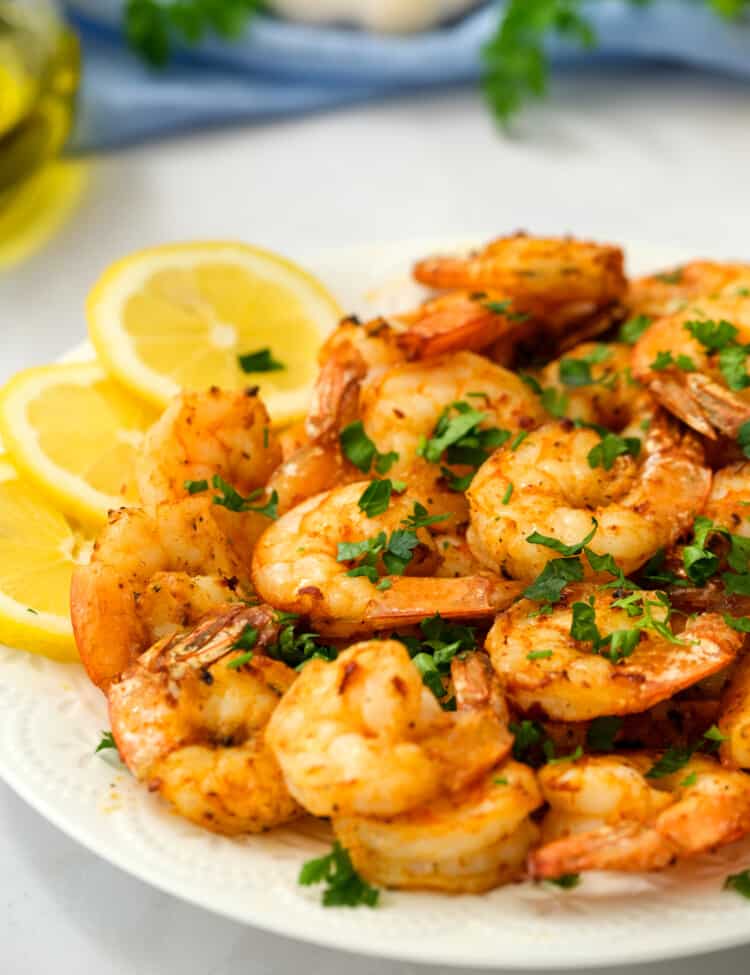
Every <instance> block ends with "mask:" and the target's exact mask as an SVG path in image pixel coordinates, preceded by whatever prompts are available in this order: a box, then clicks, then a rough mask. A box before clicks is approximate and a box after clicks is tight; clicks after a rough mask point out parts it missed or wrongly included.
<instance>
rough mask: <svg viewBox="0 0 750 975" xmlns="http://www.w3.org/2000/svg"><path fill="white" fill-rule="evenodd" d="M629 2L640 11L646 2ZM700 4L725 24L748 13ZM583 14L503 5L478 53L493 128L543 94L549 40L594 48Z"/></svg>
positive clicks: (733, 0) (571, 7)
mask: <svg viewBox="0 0 750 975" xmlns="http://www.w3.org/2000/svg"><path fill="white" fill-rule="evenodd" d="M600 2H602V0H600ZM630 2H631V3H632V4H633V5H634V6H639V7H645V6H648V4H649V3H650V2H651V0H630ZM703 2H704V3H706V4H707V5H708V7H709V8H710V9H711V10H713V11H714V12H715V13H717V14H718V15H719V16H720V17H724V18H726V19H728V20H732V19H735V18H737V17H739V16H740V15H741V14H743V13H745V12H747V11H748V10H750V0H703ZM589 5H590V4H589ZM583 9H584V0H509V2H508V3H507V5H506V6H505V7H504V9H503V11H502V13H501V14H500V22H499V24H498V28H497V31H496V33H495V35H494V36H493V37H492V38H491V39H490V40H489V41H488V42H487V44H485V46H484V48H483V50H482V61H483V65H484V79H483V84H484V91H485V95H486V97H487V101H488V102H489V104H490V108H491V109H492V111H493V113H494V115H495V117H496V118H497V119H498V121H499V122H501V123H503V124H504V125H505V124H507V123H508V122H509V121H510V119H511V118H512V117H513V116H514V115H517V114H518V112H519V111H520V109H521V108H522V107H523V104H524V102H526V100H527V99H528V98H534V97H536V98H541V97H543V96H544V95H545V94H546V92H547V86H548V82H549V60H548V58H547V56H546V54H545V51H544V45H545V43H546V41H547V40H548V39H549V37H550V36H553V35H557V36H558V37H563V38H566V39H569V40H571V41H573V42H577V43H578V44H580V45H581V47H584V48H594V47H596V43H597V38H596V33H595V31H594V28H593V26H592V25H591V22H590V21H589V20H588V19H587V18H586V16H585V14H584V12H583Z"/></svg>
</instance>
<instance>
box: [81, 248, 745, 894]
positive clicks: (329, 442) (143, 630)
mask: <svg viewBox="0 0 750 975" xmlns="http://www.w3.org/2000/svg"><path fill="white" fill-rule="evenodd" d="M413 274H414V277H415V279H416V281H418V282H419V283H420V284H422V285H423V286H424V287H425V289H428V290H426V292H425V301H424V303H423V304H422V305H421V306H420V307H418V308H416V309H414V310H413V311H410V312H406V313H404V314H401V315H397V316H393V317H390V318H388V319H386V318H378V319H376V320H373V321H369V322H364V323H363V322H360V321H359V320H358V319H356V318H347V319H345V320H343V321H342V322H341V323H340V325H339V326H338V328H337V329H336V330H335V331H334V332H333V334H331V335H330V337H329V338H328V339H327V341H326V342H325V344H324V346H323V348H322V349H321V352H320V371H319V376H318V380H317V384H316V386H315V391H314V396H313V399H312V403H311V406H310V410H309V414H308V416H307V417H306V419H305V420H304V422H302V423H300V424H298V425H296V426H294V427H290V428H288V429H285V430H278V429H276V428H275V427H274V426H273V424H272V422H271V418H270V417H269V415H268V413H267V411H266V408H265V406H264V404H263V403H262V401H261V399H260V398H259V396H258V395H257V392H256V391H255V390H252V389H250V390H247V391H242V392H235V391H233V392H229V391H224V390H220V389H215V388H214V389H210V390H208V391H206V392H184V393H183V394H181V395H180V396H178V397H177V398H176V399H175V400H174V402H173V403H172V404H171V405H170V406H169V408H168V409H167V410H166V412H165V413H164V414H163V416H162V417H161V418H160V419H159V420H158V421H157V422H156V424H155V425H154V427H153V428H152V429H151V431H150V432H149V433H148V435H147V436H146V438H145V442H144V444H143V448H142V452H141V456H140V459H139V463H138V469H137V471H136V474H137V481H138V486H139V491H140V495H141V505H140V507H138V508H129V509H122V510H120V511H116V512H113V513H112V514H111V515H110V519H109V523H108V525H107V526H106V527H105V529H104V530H103V532H102V533H101V535H100V537H99V538H98V540H97V542H96V544H95V547H94V550H93V554H92V558H91V561H90V563H89V564H88V565H82V566H79V567H78V568H77V569H76V572H75V575H74V579H73V585H72V593H71V611H72V618H73V624H74V629H75V634H76V640H77V644H78V648H79V651H80V656H81V660H82V662H83V664H84V666H85V668H86V670H87V672H88V674H89V676H90V678H91V680H92V681H93V682H94V683H95V684H96V685H97V686H98V687H99V688H100V689H101V690H102V691H103V693H104V694H105V695H106V697H107V700H108V705H109V713H110V719H111V727H112V735H113V737H114V741H115V742H116V745H117V748H118V750H119V753H120V755H121V757H122V760H123V761H124V763H125V764H126V765H127V767H128V769H129V770H130V771H131V772H132V774H133V775H134V776H135V778H136V779H137V780H139V781H140V782H143V783H144V785H145V786H146V787H147V788H148V789H149V790H151V791H152V792H154V793H158V795H159V796H160V797H161V798H162V800H164V801H165V802H167V803H169V804H170V805H171V807H172V808H173V809H174V811H175V812H176V813H177V814H179V815H181V816H184V817H186V818H187V819H189V820H191V821H192V822H194V823H196V824H198V825H199V826H203V827H205V828H207V829H210V830H214V831H217V832H221V833H225V834H245V833H257V832H261V831H264V830H268V829H271V828H273V827H277V826H280V825H283V824H287V823H290V822H292V821H293V820H295V819H296V818H298V817H301V816H303V815H305V814H311V815H313V816H316V817H325V818H327V819H329V820H330V823H331V826H332V829H333V832H334V834H335V837H336V839H337V842H338V843H339V844H340V848H341V849H343V850H344V851H345V852H346V856H348V858H349V861H350V865H351V868H352V870H354V871H356V872H357V873H358V874H359V876H360V877H361V878H362V879H363V880H364V881H365V882H367V883H368V884H373V885H377V886H381V887H389V888H398V889H422V890H434V891H442V892H451V893H462V892H463V893H477V892H482V891H487V890H490V889H492V888H494V887H497V886H498V885H501V884H506V883H509V882H512V881H517V880H519V879H523V878H532V879H534V880H537V881H544V880H547V881H549V880H555V879H559V878H563V877H569V876H570V875H577V874H579V873H582V872H585V871H593V870H615V871H651V870H663V869H665V868H667V867H669V866H670V865H671V864H674V863H675V862H676V861H679V860H685V859H689V858H691V857H696V856H697V855H699V854H702V853H705V852H707V851H711V850H713V849H715V848H717V847H719V846H722V845H724V844H729V843H733V842H735V841H738V840H740V839H742V838H743V837H745V836H747V834H748V833H750V775H749V774H748V773H749V772H750V644H748V638H747V634H748V633H749V632H750V460H748V459H747V458H750V374H749V373H748V370H747V364H748V363H747V356H748V354H749V353H750V265H739V264H719V263H714V262H709V261H696V262H693V263H691V264H687V265H685V266H683V267H680V268H669V269H666V270H664V271H661V272H659V273H655V274H653V275H650V276H648V277H644V278H640V279H635V280H628V279H627V278H626V276H625V273H624V270H623V254H622V251H621V250H620V248H618V247H616V246H612V245H608V244H599V243H593V242H585V241H580V240H576V239H572V238H565V239H541V238H534V237H530V236H526V235H523V234H517V235H515V236H511V237H506V238H501V239H499V240H495V241H493V242H491V243H490V244H488V245H487V246H485V247H483V248H481V249H478V250H476V251H474V252H472V253H469V254H464V255H449V256H442V255H436V256H431V257H426V258H425V259H423V260H420V261H418V262H417V263H416V265H415V266H414V269H413ZM746 340H747V341H746ZM746 614H748V615H746Z"/></svg>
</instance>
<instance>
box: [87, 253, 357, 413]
mask: <svg viewBox="0 0 750 975" xmlns="http://www.w3.org/2000/svg"><path fill="white" fill-rule="evenodd" d="M87 311H88V321H89V335H90V337H91V341H92V342H93V344H94V346H95V348H96V351H97V355H98V356H99V359H100V360H101V362H102V363H103V364H104V365H105V366H106V368H107V369H108V370H110V372H111V373H112V375H113V376H115V377H116V378H117V379H118V380H120V382H122V383H123V384H124V385H125V386H127V387H128V388H129V389H131V390H132V391H133V392H135V393H137V394H138V395H140V396H142V397H144V398H145V399H147V400H149V401H150V402H152V403H153V404H154V405H156V406H162V407H163V406H165V405H166V403H167V402H168V401H169V400H170V398H171V397H172V396H174V395H175V394H176V393H178V392H179V391H180V390H182V389H189V390H202V389H207V388H208V387H210V386H220V387H221V388H223V389H238V388H242V387H244V386H250V385H252V386H259V387H260V391H261V395H262V396H263V399H264V401H265V403H266V405H267V407H268V409H269V412H270V414H271V416H272V418H273V420H274V422H275V423H277V424H279V423H286V422H290V421H292V420H294V419H297V418H298V417H299V416H301V415H302V414H303V413H304V412H305V410H306V408H307V406H308V403H309V398H310V392H311V388H312V383H313V380H314V377H315V374H316V372H317V367H316V361H315V359H316V353H317V350H318V348H319V346H320V344H321V342H322V340H323V339H324V338H325V336H326V335H327V334H328V333H329V332H330V330H331V329H332V328H333V327H334V325H335V324H336V322H337V321H338V319H339V318H340V317H341V310H340V308H339V307H338V305H337V303H336V301H335V299H334V298H333V297H332V296H331V295H330V294H329V293H328V292H327V291H326V289H325V288H324V287H323V285H322V284H320V282H318V281H317V280H316V279H315V278H314V277H312V276H311V275H310V274H308V273H307V272H306V271H304V270H303V269H302V268H300V267H298V266H297V265H296V264H293V263H292V262H291V261H287V260H286V259H284V258H283V257H280V256H279V255H277V254H273V253H271V252H270V251H265V250H261V249H260V248H258V247H251V246H248V245H245V244H239V243H218V242H217V243H212V242H209V243H188V244H177V245H167V246H164V247H155V248H152V249H149V250H143V251H139V252H137V253H135V254H131V255H130V256H129V257H126V258H124V259H123V260H121V261H119V262H117V263H116V264H114V265H113V266H112V267H110V268H109V270H107V271H106V272H105V273H104V275H103V276H102V278H101V279H100V280H99V282H98V283H97V284H96V286H95V287H94V289H93V291H92V292H91V295H90V296H89V301H88V305H87ZM240 357H244V363H245V366H244V368H243V367H241V365H240Z"/></svg>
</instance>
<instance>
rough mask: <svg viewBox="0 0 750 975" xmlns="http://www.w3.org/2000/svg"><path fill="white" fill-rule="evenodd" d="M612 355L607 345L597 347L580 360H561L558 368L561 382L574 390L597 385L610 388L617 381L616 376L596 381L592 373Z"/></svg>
mask: <svg viewBox="0 0 750 975" xmlns="http://www.w3.org/2000/svg"><path fill="white" fill-rule="evenodd" d="M611 355H612V350H611V349H609V348H608V347H607V346H606V345H597V346H595V347H594V348H593V349H592V350H591V352H589V353H588V354H587V355H585V356H582V357H581V358H580V359H561V360H560V365H559V367H558V375H559V377H560V382H561V383H563V385H565V386H568V387H571V388H573V389H576V388H579V387H581V386H593V385H594V384H595V383H599V384H601V385H604V386H610V385H611V383H612V381H613V380H614V379H616V376H612V377H609V378H606V379H594V377H593V375H592V373H591V367H592V366H593V365H597V364H598V363H600V362H604V361H605V360H607V359H609V358H610V357H611Z"/></svg>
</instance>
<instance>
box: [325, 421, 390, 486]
mask: <svg viewBox="0 0 750 975" xmlns="http://www.w3.org/2000/svg"><path fill="white" fill-rule="evenodd" d="M339 441H340V443H341V450H342V451H343V454H344V456H345V457H346V459H347V460H348V461H349V462H350V463H351V464H354V466H355V467H356V468H357V469H358V470H360V471H362V473H363V474H369V472H370V468H371V467H372V466H373V463H374V465H375V470H376V472H377V473H378V474H387V473H388V471H389V470H390V469H391V467H393V465H394V464H395V463H396V461H397V460H398V454H397V453H396V451H395V450H391V451H389V452H388V453H387V454H381V453H380V451H379V450H378V449H377V447H376V446H375V444H374V443H373V441H372V440H371V439H370V438H369V437H368V436H367V434H366V433H365V425H364V423H363V422H362V421H361V420H355V421H354V423H350V424H349V425H348V426H346V427H344V429H343V430H342V431H341V433H340V434H339Z"/></svg>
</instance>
